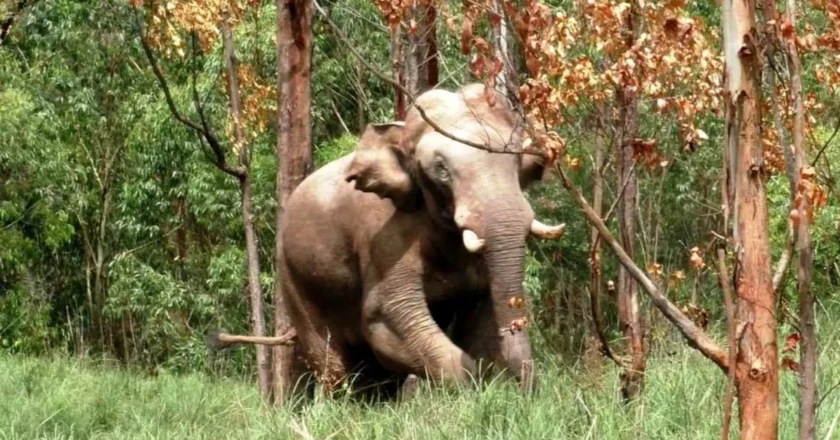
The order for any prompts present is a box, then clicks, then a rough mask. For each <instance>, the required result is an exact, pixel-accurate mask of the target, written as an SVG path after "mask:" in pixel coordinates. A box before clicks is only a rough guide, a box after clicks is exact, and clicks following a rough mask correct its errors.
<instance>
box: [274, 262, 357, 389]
mask: <svg viewBox="0 0 840 440" xmlns="http://www.w3.org/2000/svg"><path fill="white" fill-rule="evenodd" d="M283 289H284V294H285V298H286V304H287V307H288V308H289V313H290V315H291V317H292V323H293V325H294V327H295V330H297V335H298V344H297V345H298V349H299V350H300V351H301V353H302V355H303V359H304V360H305V363H306V367H307V369H308V370H310V371H311V372H312V374H313V375H314V376H315V378H317V379H318V381H319V382H321V383H322V384H323V386H324V390H325V392H327V393H330V392H332V391H333V390H334V389H336V388H337V387H339V386H340V385H341V384H342V382H343V381H344V380H345V379H346V378H347V376H348V374H349V373H350V372H351V371H352V369H353V367H354V366H355V363H354V362H353V361H352V360H351V358H350V356H349V355H348V353H347V349H346V347H345V345H346V344H345V343H344V340H343V339H342V338H341V337H340V336H341V333H340V332H338V331H334V330H331V326H330V323H329V321H328V320H327V319H325V317H324V316H322V314H321V312H320V310H319V308H318V307H317V306H315V305H314V304H312V303H310V302H308V301H307V300H306V299H305V298H310V297H312V296H311V292H307V291H305V290H304V289H303V288H302V287H301V286H300V285H299V283H297V282H296V281H295V278H294V276H293V275H292V274H289V273H286V276H285V277H284V282H283ZM306 294H310V295H306Z"/></svg>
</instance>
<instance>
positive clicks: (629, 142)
mask: <svg viewBox="0 0 840 440" xmlns="http://www.w3.org/2000/svg"><path fill="white" fill-rule="evenodd" d="M636 101H637V100H636V95H635V93H634V92H631V91H628V90H627V89H623V88H622V89H619V91H618V103H619V106H620V108H621V110H620V112H619V114H620V119H619V124H621V127H619V129H620V135H619V137H618V141H619V142H621V144H620V145H619V148H617V149H616V153H617V154H618V158H617V160H616V163H617V164H618V188H622V187H623V189H621V192H620V193H619V194H618V197H619V202H618V217H617V219H618V225H619V227H618V231H619V241H620V242H621V246H622V247H623V248H624V250H625V251H626V252H627V255H628V256H629V257H630V258H631V259H635V257H636V245H635V238H636V209H637V206H636V205H637V200H636V191H637V185H636V175H635V170H634V169H633V138H634V137H635V133H636ZM618 319H619V322H620V324H621V329H622V331H623V333H624V336H625V338H627V348H628V351H629V352H630V353H631V358H632V360H631V362H630V365H629V366H627V367H626V369H625V371H624V372H623V373H622V375H621V394H622V396H623V397H624V400H625V401H627V402H629V401H633V400H636V399H638V398H639V397H640V396H641V393H642V388H643V386H644V372H645V352H644V344H643V341H642V323H641V313H639V297H638V289H637V287H636V282H635V280H634V279H633V277H632V276H631V275H630V274H629V273H628V272H627V270H626V269H625V268H624V266H619V268H618Z"/></svg>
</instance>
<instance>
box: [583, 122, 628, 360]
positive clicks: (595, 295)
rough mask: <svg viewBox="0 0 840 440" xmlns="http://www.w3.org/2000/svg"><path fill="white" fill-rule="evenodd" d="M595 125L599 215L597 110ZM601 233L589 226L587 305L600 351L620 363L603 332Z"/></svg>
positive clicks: (601, 157)
mask: <svg viewBox="0 0 840 440" xmlns="http://www.w3.org/2000/svg"><path fill="white" fill-rule="evenodd" d="M597 111H598V128H597V132H596V134H595V136H596V137H595V163H594V164H593V176H592V177H593V183H592V209H594V211H595V214H596V215H597V216H598V218H601V217H603V210H604V172H603V168H604V163H605V162H606V157H605V154H604V135H603V131H602V130H603V128H604V126H603V113H602V109H601V108H599V109H598V110H597ZM601 271H602V264H601V235H600V233H599V232H598V228H597V227H595V226H594V225H592V226H590V231H589V308H590V311H591V313H592V332H593V335H594V336H595V337H596V338H597V344H598V345H599V351H600V352H601V353H602V354H603V355H605V356H606V357H608V358H610V359H612V360H613V361H614V362H616V363H617V364H618V365H621V363H620V362H619V360H618V358H616V357H615V355H614V354H613V352H612V350H611V349H610V346H609V343H608V342H607V338H606V335H605V333H604V320H603V317H602V315H601V282H602V278H601V275H602V272H601Z"/></svg>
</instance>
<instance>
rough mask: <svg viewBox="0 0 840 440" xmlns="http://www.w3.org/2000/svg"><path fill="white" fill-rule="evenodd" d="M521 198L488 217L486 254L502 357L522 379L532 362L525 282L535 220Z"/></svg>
mask: <svg viewBox="0 0 840 440" xmlns="http://www.w3.org/2000/svg"><path fill="white" fill-rule="evenodd" d="M519 197H520V198H521V202H520V203H512V204H509V205H507V206H505V207H503V208H498V209H492V210H490V211H489V212H487V213H486V214H487V215H486V216H485V221H486V223H485V225H486V229H485V241H486V246H485V250H484V258H485V262H486V264H487V271H488V275H489V278H490V294H491V295H492V300H493V311H494V314H495V318H496V324H497V328H498V332H499V333H498V334H499V345H500V348H501V354H502V357H503V360H504V363H505V364H506V366H507V368H508V371H509V373H510V374H512V375H513V376H515V377H517V378H520V373H521V371H522V362H523V361H530V360H531V347H530V343H529V341H528V331H527V328H526V324H527V318H526V317H527V307H526V301H525V296H524V295H523V287H522V282H523V279H524V271H525V268H524V264H525V238H526V236H527V235H528V233H529V228H530V224H531V219H532V218H533V212H532V211H531V209H530V206H528V204H527V201H525V199H524V197H522V196H521V195H520V196H519ZM497 203H499V202H497ZM499 204H501V203H499ZM511 205H519V206H516V207H514V206H511ZM497 206H498V205H497ZM503 206H504V205H503Z"/></svg>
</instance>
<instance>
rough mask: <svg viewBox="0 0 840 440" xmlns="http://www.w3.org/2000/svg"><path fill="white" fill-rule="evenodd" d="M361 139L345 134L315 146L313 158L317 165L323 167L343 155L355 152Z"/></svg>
mask: <svg viewBox="0 0 840 440" xmlns="http://www.w3.org/2000/svg"><path fill="white" fill-rule="evenodd" d="M358 142H359V139H358V138H356V137H355V136H352V135H344V136H341V137H338V138H335V139H331V140H329V141H326V142H324V143H323V144H321V145H319V146H318V147H317V148H315V152H314V154H313V160H314V162H315V166H316V167H322V166H324V165H326V164H328V163H330V162H332V161H334V160H336V159H339V158H341V157H342V156H344V155H346V154H348V153H351V152H353V150H355V149H356V144H357V143H358Z"/></svg>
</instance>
